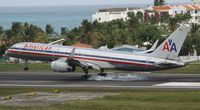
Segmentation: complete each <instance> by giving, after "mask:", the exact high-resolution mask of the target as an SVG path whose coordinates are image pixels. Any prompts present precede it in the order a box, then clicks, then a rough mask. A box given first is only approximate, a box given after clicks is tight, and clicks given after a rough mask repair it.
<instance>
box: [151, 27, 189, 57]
mask: <svg viewBox="0 0 200 110" xmlns="http://www.w3.org/2000/svg"><path fill="white" fill-rule="evenodd" d="M189 31H190V26H189V25H186V24H183V25H181V26H180V27H179V28H177V29H176V31H174V32H173V33H172V34H171V35H170V36H169V37H168V38H167V39H166V40H165V41H164V42H163V43H162V44H161V45H160V46H159V47H158V48H157V49H155V51H153V52H152V53H151V56H153V57H158V58H164V59H177V57H178V55H179V53H180V50H181V47H182V46H183V43H184V41H185V39H186V36H187V34H188V32H189Z"/></svg>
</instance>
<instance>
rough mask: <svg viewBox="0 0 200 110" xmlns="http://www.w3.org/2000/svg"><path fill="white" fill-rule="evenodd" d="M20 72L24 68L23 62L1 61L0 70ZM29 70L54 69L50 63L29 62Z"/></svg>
mask: <svg viewBox="0 0 200 110" xmlns="http://www.w3.org/2000/svg"><path fill="white" fill-rule="evenodd" d="M6 71H9V72H20V71H24V70H23V64H17V63H0V72H6ZM29 71H30V72H33V71H34V72H37V71H40V72H42V71H52V70H51V67H50V65H49V64H46V63H44V64H29Z"/></svg>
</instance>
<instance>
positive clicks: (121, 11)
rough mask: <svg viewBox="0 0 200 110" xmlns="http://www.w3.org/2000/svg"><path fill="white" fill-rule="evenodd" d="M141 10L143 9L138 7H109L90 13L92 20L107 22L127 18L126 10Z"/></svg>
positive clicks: (135, 11)
mask: <svg viewBox="0 0 200 110" xmlns="http://www.w3.org/2000/svg"><path fill="white" fill-rule="evenodd" d="M139 11H140V12H142V13H143V14H144V10H143V9H139V8H109V9H99V11H98V12H96V13H95V14H93V15H92V21H95V20H97V21H98V22H108V21H112V20H116V19H123V20H124V21H126V20H128V12H134V13H135V14H136V13H137V12H139Z"/></svg>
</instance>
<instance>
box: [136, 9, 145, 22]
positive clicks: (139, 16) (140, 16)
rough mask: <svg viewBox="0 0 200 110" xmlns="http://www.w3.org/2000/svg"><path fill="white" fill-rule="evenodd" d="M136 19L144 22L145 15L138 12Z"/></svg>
mask: <svg viewBox="0 0 200 110" xmlns="http://www.w3.org/2000/svg"><path fill="white" fill-rule="evenodd" d="M136 17H137V18H138V19H139V20H140V21H143V20H144V15H143V13H142V12H141V11H138V12H137V13H136Z"/></svg>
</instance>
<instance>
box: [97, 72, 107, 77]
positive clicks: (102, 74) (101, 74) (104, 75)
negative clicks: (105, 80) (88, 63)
mask: <svg viewBox="0 0 200 110" xmlns="http://www.w3.org/2000/svg"><path fill="white" fill-rule="evenodd" d="M98 76H103V77H106V76H107V73H99V74H98Z"/></svg>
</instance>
